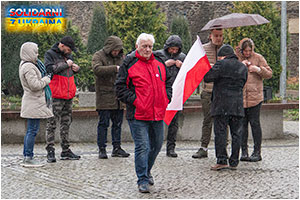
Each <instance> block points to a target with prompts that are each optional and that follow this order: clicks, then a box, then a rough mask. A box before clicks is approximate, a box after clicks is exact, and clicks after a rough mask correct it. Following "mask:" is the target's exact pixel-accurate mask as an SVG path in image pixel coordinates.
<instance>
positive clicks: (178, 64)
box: [175, 60, 182, 68]
mask: <svg viewBox="0 0 300 200" xmlns="http://www.w3.org/2000/svg"><path fill="white" fill-rule="evenodd" d="M175 64H176V67H178V68H180V67H181V65H182V62H181V61H180V60H176V63H175Z"/></svg>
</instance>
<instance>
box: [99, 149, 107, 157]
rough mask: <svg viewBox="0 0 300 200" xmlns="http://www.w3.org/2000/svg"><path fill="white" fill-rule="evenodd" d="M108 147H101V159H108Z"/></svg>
mask: <svg viewBox="0 0 300 200" xmlns="http://www.w3.org/2000/svg"><path fill="white" fill-rule="evenodd" d="M107 158H108V157H107V154H106V149H105V147H102V148H100V149H99V159H107Z"/></svg>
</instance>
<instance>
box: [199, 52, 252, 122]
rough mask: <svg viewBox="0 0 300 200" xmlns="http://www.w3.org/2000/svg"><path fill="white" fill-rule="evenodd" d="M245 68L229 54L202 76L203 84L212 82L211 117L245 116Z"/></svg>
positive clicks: (235, 57)
mask: <svg viewBox="0 0 300 200" xmlns="http://www.w3.org/2000/svg"><path fill="white" fill-rule="evenodd" d="M247 71H248V70H247V67H246V66H245V65H244V64H243V63H241V62H240V61H238V58H237V56H236V55H234V54H231V55H228V56H226V58H225V59H223V60H218V61H217V62H216V63H215V65H214V66H213V67H212V68H211V69H210V70H209V71H208V72H207V73H206V75H205V76H204V80H205V82H213V83H214V87H213V91H212V103H211V116H217V115H222V116H240V117H243V116H244V115H245V113H244V108H243V87H244V85H245V83H246V81H247V73H248V72H247Z"/></svg>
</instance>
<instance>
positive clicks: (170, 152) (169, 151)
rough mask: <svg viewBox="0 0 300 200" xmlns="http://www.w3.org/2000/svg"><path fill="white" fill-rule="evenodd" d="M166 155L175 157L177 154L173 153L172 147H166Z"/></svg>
mask: <svg viewBox="0 0 300 200" xmlns="http://www.w3.org/2000/svg"><path fill="white" fill-rule="evenodd" d="M167 156H168V157H173V158H176V157H177V156H178V155H177V153H175V150H174V148H170V149H167Z"/></svg>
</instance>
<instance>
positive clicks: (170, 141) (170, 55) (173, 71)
mask: <svg viewBox="0 0 300 200" xmlns="http://www.w3.org/2000/svg"><path fill="white" fill-rule="evenodd" d="M181 49H182V41H181V38H180V37H179V36H178V35H171V36H170V37H169V38H168V39H167V41H166V43H165V45H164V48H163V49H161V50H158V51H156V52H155V53H156V54H157V55H158V56H159V57H161V58H162V60H163V61H164V62H165V64H166V66H167V67H168V68H167V69H168V72H169V73H170V75H171V77H172V84H173V83H174V81H175V78H176V76H177V74H178V72H179V70H180V67H181V65H182V63H183V61H184V59H185V57H186V55H185V54H184V53H182V52H181ZM178 114H179V112H177V113H176V115H175V116H174V118H173V120H172V121H171V123H170V125H169V127H168V136H167V156H169V157H177V153H175V146H176V144H175V142H176V135H177V130H178Z"/></svg>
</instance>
